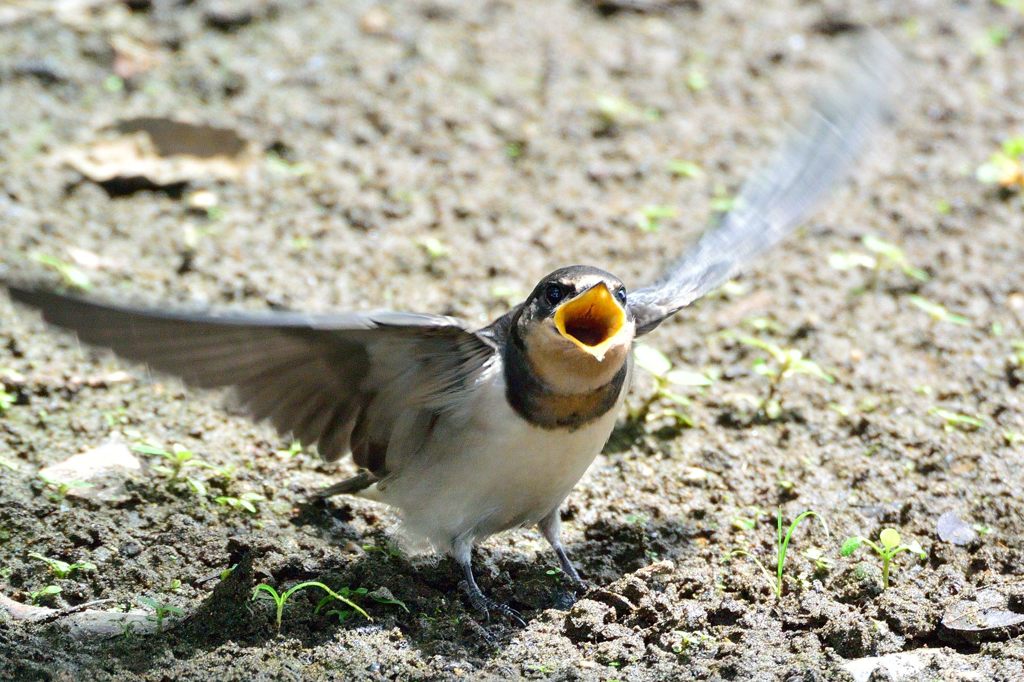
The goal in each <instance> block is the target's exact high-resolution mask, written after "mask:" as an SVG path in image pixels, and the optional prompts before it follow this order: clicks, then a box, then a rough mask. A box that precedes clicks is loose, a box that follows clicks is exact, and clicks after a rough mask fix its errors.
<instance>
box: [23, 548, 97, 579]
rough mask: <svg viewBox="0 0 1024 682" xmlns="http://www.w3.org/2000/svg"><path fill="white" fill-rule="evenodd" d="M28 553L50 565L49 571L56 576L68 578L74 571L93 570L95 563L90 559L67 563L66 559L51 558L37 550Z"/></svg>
mask: <svg viewBox="0 0 1024 682" xmlns="http://www.w3.org/2000/svg"><path fill="white" fill-rule="evenodd" d="M28 555H29V556H30V557H32V558H33V559H38V560H39V561H42V562H44V563H45V564H46V565H47V566H49V567H50V571H51V572H53V574H54V575H55V576H56V577H58V578H68V577H70V576H71V574H72V573H74V572H75V571H82V572H85V571H95V570H96V564H94V563H92V562H91V561H76V562H74V563H73V564H69V563H68V562H66V561H61V560H60V559H51V558H50V557H46V556H43V555H42V554H40V553H38V552H29V553H28Z"/></svg>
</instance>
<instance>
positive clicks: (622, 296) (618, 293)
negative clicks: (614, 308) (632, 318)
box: [615, 287, 626, 305]
mask: <svg viewBox="0 0 1024 682" xmlns="http://www.w3.org/2000/svg"><path fill="white" fill-rule="evenodd" d="M615 298H617V299H619V303H621V304H622V305H626V287H619V288H618V289H616V290H615Z"/></svg>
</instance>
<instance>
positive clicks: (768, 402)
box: [734, 335, 835, 420]
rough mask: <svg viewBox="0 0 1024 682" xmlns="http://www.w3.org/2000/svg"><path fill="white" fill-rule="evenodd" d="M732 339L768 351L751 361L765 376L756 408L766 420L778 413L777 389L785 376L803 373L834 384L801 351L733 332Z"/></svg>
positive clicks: (825, 373)
mask: <svg viewBox="0 0 1024 682" xmlns="http://www.w3.org/2000/svg"><path fill="white" fill-rule="evenodd" d="M734 338H735V339H736V340H737V341H739V342H740V343H742V344H743V345H745V346H750V347H752V348H757V349H759V350H762V351H764V352H766V353H767V354H768V357H767V358H765V357H760V358H757V359H755V360H754V363H753V365H752V369H753V370H754V372H755V373H756V374H760V375H761V376H763V377H766V378H767V379H768V393H767V394H766V395H765V397H764V398H762V399H761V404H760V405H759V406H758V411H759V412H761V413H762V414H764V415H765V416H766V417H767V418H768V419H773V420H774V419H778V418H779V417H780V416H782V398H781V397H780V395H779V388H780V386H781V385H782V382H784V381H785V380H786V379H788V378H789V377H791V376H795V375H797V374H807V375H810V376H812V377H816V378H818V379H821V380H822V381H824V382H826V383H829V384H834V383H835V379H834V378H833V377H832V376H831V375H830V374H829V373H828V372H826V371H825V370H823V369H822V368H821V366H820V365H819V364H818V363H816V362H814V361H813V360H808V359H807V358H805V357H804V355H803V352H801V351H800V350H798V349H796V348H782V347H781V346H778V345H776V344H774V343H771V342H769V341H765V340H763V339H759V338H757V337H754V336H745V335H736V336H734Z"/></svg>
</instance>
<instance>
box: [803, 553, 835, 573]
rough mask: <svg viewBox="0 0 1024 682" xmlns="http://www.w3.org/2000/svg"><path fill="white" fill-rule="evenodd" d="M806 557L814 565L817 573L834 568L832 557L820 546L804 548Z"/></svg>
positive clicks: (826, 571)
mask: <svg viewBox="0 0 1024 682" xmlns="http://www.w3.org/2000/svg"><path fill="white" fill-rule="evenodd" d="M804 558H806V559H807V560H808V561H810V562H811V563H812V564H813V565H814V572H815V573H828V572H829V571H831V570H832V559H830V558H828V557H827V556H826V555H825V551H824V550H823V549H821V548H820V547H808V548H807V549H805V550H804Z"/></svg>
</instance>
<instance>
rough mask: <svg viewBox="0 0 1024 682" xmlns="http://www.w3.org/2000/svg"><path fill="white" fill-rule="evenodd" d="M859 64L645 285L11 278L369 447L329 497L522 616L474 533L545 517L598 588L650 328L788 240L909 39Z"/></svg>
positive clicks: (568, 278) (869, 127) (301, 430)
mask: <svg viewBox="0 0 1024 682" xmlns="http://www.w3.org/2000/svg"><path fill="white" fill-rule="evenodd" d="M844 64H845V65H844V66H843V67H842V68H841V69H839V73H838V75H837V76H836V77H835V79H834V80H833V81H832V82H831V87H828V88H825V89H824V90H822V91H821V92H819V95H818V97H817V98H816V99H815V100H814V102H813V104H812V106H811V109H810V113H809V115H808V116H807V117H806V119H805V121H804V122H803V124H802V125H801V126H798V127H797V128H795V131H794V132H792V133H791V134H789V135H787V136H784V138H783V142H782V144H781V145H780V147H779V148H778V149H777V150H776V152H775V154H774V156H772V157H770V161H769V162H768V163H767V164H765V166H764V167H763V169H762V170H761V171H760V172H757V173H755V174H754V175H753V176H752V177H751V179H749V180H748V181H747V182H746V183H745V184H744V185H743V186H742V187H741V190H740V192H739V194H738V196H737V198H736V200H735V202H734V204H733V207H732V209H731V210H730V211H729V212H728V213H727V214H725V215H724V216H723V217H722V218H721V219H720V220H719V221H718V222H717V223H716V224H714V225H712V226H711V227H710V228H709V229H708V230H707V231H705V233H704V235H703V236H702V237H700V238H699V239H698V240H697V241H696V242H695V243H694V244H693V245H692V246H691V247H690V248H689V249H687V250H685V251H684V252H683V254H682V255H681V257H679V258H677V259H676V260H675V261H674V262H672V263H670V264H669V265H668V267H667V268H665V270H664V271H663V274H662V275H661V276H660V277H657V278H655V279H654V281H653V283H651V284H649V285H646V286H642V287H640V288H637V289H635V290H627V288H626V286H625V284H624V283H623V281H622V280H620V279H619V278H618V277H616V276H615V275H613V274H611V273H609V272H606V271H605V270H603V269H600V268H597V267H594V266H590V265H573V266H569V267H562V268H559V269H557V270H555V271H553V272H551V273H550V274H548V275H546V276H545V277H543V278H542V279H541V280H540V281H539V282H538V283H537V284H536V286H535V287H534V288H533V290H532V291H531V293H530V294H529V295H528V296H527V297H526V299H525V300H524V301H523V302H521V303H520V304H518V305H515V306H514V307H512V309H511V310H509V311H508V312H506V313H505V314H503V315H501V316H500V317H498V318H497V319H496V320H494V321H493V322H492V323H491V324H489V325H487V326H485V327H483V328H479V329H474V328H473V327H472V326H471V325H469V324H467V323H466V322H464V321H462V320H459V319H456V318H453V317H447V316H440V315H431V314H415V313H404V312H393V311H370V312H346V313H336V314H309V313H304V312H291V311H281V310H275V311H266V312H252V311H244V312H243V311H218V310H212V311H211V310H199V311H195V310H187V309H185V310H179V309H165V308H159V307H138V306H132V305H124V304H117V303H109V302H101V301H98V300H94V299H90V298H86V297H82V296H80V295H73V294H67V293H61V292H59V291H57V290H54V289H50V288H47V287H45V286H41V285H38V284H33V283H31V282H30V283H24V282H22V281H11V280H9V279H6V280H0V281H2V287H3V288H5V289H6V290H7V292H8V294H9V295H10V297H11V298H12V299H13V300H14V301H16V302H18V303H20V304H23V305H26V306H30V307H31V308H35V309H37V310H38V311H41V313H42V316H43V319H45V320H46V321H47V322H49V323H50V324H52V325H55V326H57V327H61V328H64V329H66V330H70V331H72V332H74V333H76V334H77V335H78V337H79V339H81V340H82V341H83V342H86V343H88V344H92V345H95V346H100V347H105V348H108V349H112V350H113V351H114V352H115V353H116V354H118V355H120V356H122V357H123V358H125V359H127V360H129V361H134V362H138V363H144V364H145V365H148V366H149V367H150V368H152V369H154V370H157V371H159V372H164V373H169V374H171V375H175V376H177V377H179V378H181V379H182V380H183V381H184V382H185V383H186V384H187V385H192V386H197V387H201V388H215V387H232V388H233V389H234V391H235V393H236V394H237V397H238V399H239V400H240V402H241V405H242V406H243V407H244V408H246V409H247V410H248V412H249V414H250V415H251V416H252V417H253V418H254V419H256V420H269V421H270V423H271V424H272V425H273V426H274V427H275V428H276V429H277V430H278V431H279V432H281V433H282V434H291V435H292V436H293V437H294V438H295V439H297V440H298V441H300V442H301V443H302V444H303V445H304V446H305V445H315V446H316V448H317V449H318V451H319V453H320V455H321V456H322V457H323V458H324V459H325V460H327V461H336V460H339V459H341V458H342V457H343V456H345V455H347V454H349V453H351V457H352V459H353V461H354V463H355V465H356V466H357V472H358V473H356V474H355V475H354V476H352V477H350V478H347V479H345V480H343V481H341V482H339V483H337V484H335V485H332V486H330V487H328V488H327V489H325V490H323V491H321V492H320V493H319V496H320V497H324V498H326V497H330V496H333V495H338V494H348V495H354V496H357V497H361V498H364V499H367V500H373V501H377V502H381V503H384V504H386V505H389V506H391V507H393V508H395V509H397V510H398V512H399V514H400V517H401V519H402V523H403V525H404V528H405V531H406V532H408V533H410V534H411V535H412V536H414V537H418V538H422V539H425V540H426V541H428V542H429V543H430V545H431V546H432V547H433V548H434V550H436V551H437V552H439V553H444V554H448V555H449V556H451V557H452V558H453V559H454V561H455V563H456V564H457V566H458V568H459V570H460V571H461V579H460V583H459V584H460V587H461V588H462V589H463V591H464V592H465V594H466V596H467V598H468V601H469V603H470V604H471V606H472V607H474V608H475V609H477V610H478V611H479V612H481V613H483V614H485V615H488V616H489V614H490V613H491V612H495V613H499V614H502V615H504V616H506V617H508V618H510V619H512V620H515V621H517V622H520V623H522V622H523V621H522V618H521V615H520V614H519V613H518V612H517V611H516V610H515V609H513V608H512V607H511V606H509V605H507V604H503V603H499V602H498V601H496V600H493V599H491V598H490V597H488V596H487V595H485V594H484V592H483V591H482V590H481V589H480V587H479V586H478V584H477V581H476V578H475V575H474V571H473V565H472V554H473V549H474V547H475V546H476V545H478V544H479V543H480V542H482V541H483V540H485V539H486V538H488V537H490V536H493V535H495V534H497V533H501V532H503V531H506V530H509V529H513V528H516V527H523V526H536V527H537V528H538V529H539V530H540V532H541V534H542V535H543V536H544V538H545V539H546V540H547V542H548V543H549V544H550V545H551V548H552V549H553V550H554V553H555V555H556V557H557V559H558V562H559V564H560V566H561V569H562V572H563V574H564V576H565V577H566V579H567V580H568V581H569V583H570V584H571V586H572V588H573V589H576V590H585V589H586V583H585V582H584V580H583V578H582V577H581V576H580V574H579V572H578V571H577V569H576V567H575V566H574V564H573V562H572V561H571V559H570V557H569V555H568V554H567V552H566V549H565V546H564V545H563V543H562V540H561V533H560V525H561V516H560V512H559V509H560V507H561V505H562V503H563V502H564V501H565V499H566V497H567V496H568V495H569V493H570V491H571V490H572V489H573V487H574V486H575V485H576V483H577V482H578V481H579V480H580V478H581V477H582V476H583V475H584V473H585V472H586V470H587V469H588V467H589V466H590V465H591V463H592V462H593V461H594V459H595V458H596V456H597V454H598V453H599V452H600V451H601V449H602V447H603V446H604V444H605V443H606V441H607V440H608V438H609V437H610V435H611V433H612V430H613V428H614V425H615V422H616V419H617V415H618V412H619V408H620V407H621V406H622V404H623V401H624V399H625V396H626V394H627V391H628V389H629V386H630V379H631V375H632V372H633V360H632V352H631V350H632V347H633V344H634V343H635V341H636V340H637V339H638V338H639V337H642V336H644V335H646V334H648V333H650V332H652V331H654V330H655V328H657V327H658V325H659V324H661V323H662V322H663V321H664V320H666V319H667V318H669V317H671V316H672V315H674V314H676V313H677V312H679V311H680V310H682V309H683V308H685V307H687V306H689V305H691V304H692V303H693V302H694V301H696V300H698V299H699V298H701V297H702V296H704V295H705V294H707V293H708V292H710V291H712V290H714V289H715V288H716V287H718V286H719V285H721V284H722V283H724V282H725V281H727V280H728V279H730V278H732V277H734V276H735V275H736V274H737V273H738V272H740V271H741V270H742V268H743V267H744V266H746V265H747V264H748V263H750V262H751V261H752V260H754V259H755V258H756V257H757V256H759V255H760V254H762V253H764V252H765V251H767V250H768V249H769V248H771V247H773V246H774V245H776V244H777V243H778V242H779V241H781V240H782V239H783V238H784V237H785V236H786V235H787V234H789V233H790V232H791V231H793V230H794V228H795V227H797V226H798V225H800V224H801V223H802V222H803V221H804V220H806V219H807V218H808V217H809V215H810V214H811V212H812V211H813V210H814V209H815V208H816V207H817V206H818V205H819V204H821V203H822V200H823V199H824V198H825V196H826V195H827V194H828V193H829V191H830V190H831V189H832V188H833V187H835V186H836V185H837V184H839V183H840V182H841V181H842V180H843V179H844V178H845V176H847V174H848V173H849V172H850V170H851V169H852V167H853V166H854V163H855V161H856V160H857V158H858V157H859V156H860V155H861V152H862V149H863V148H864V147H865V145H866V142H867V140H868V138H869V136H870V135H871V133H872V131H873V129H874V128H876V127H877V126H878V124H879V123H880V122H881V121H882V120H883V119H884V118H885V116H886V114H887V112H888V109H889V99H890V97H889V94H890V93H891V91H892V87H891V84H892V82H893V81H894V76H895V74H896V72H897V56H896V54H895V50H894V48H892V47H891V45H889V44H888V43H887V42H886V41H885V40H884V39H883V38H881V37H879V36H877V35H872V34H868V36H867V37H866V38H863V39H861V41H860V42H859V43H858V44H857V47H856V48H855V49H854V50H853V55H852V57H851V58H849V59H848V60H847V61H846V62H844Z"/></svg>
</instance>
